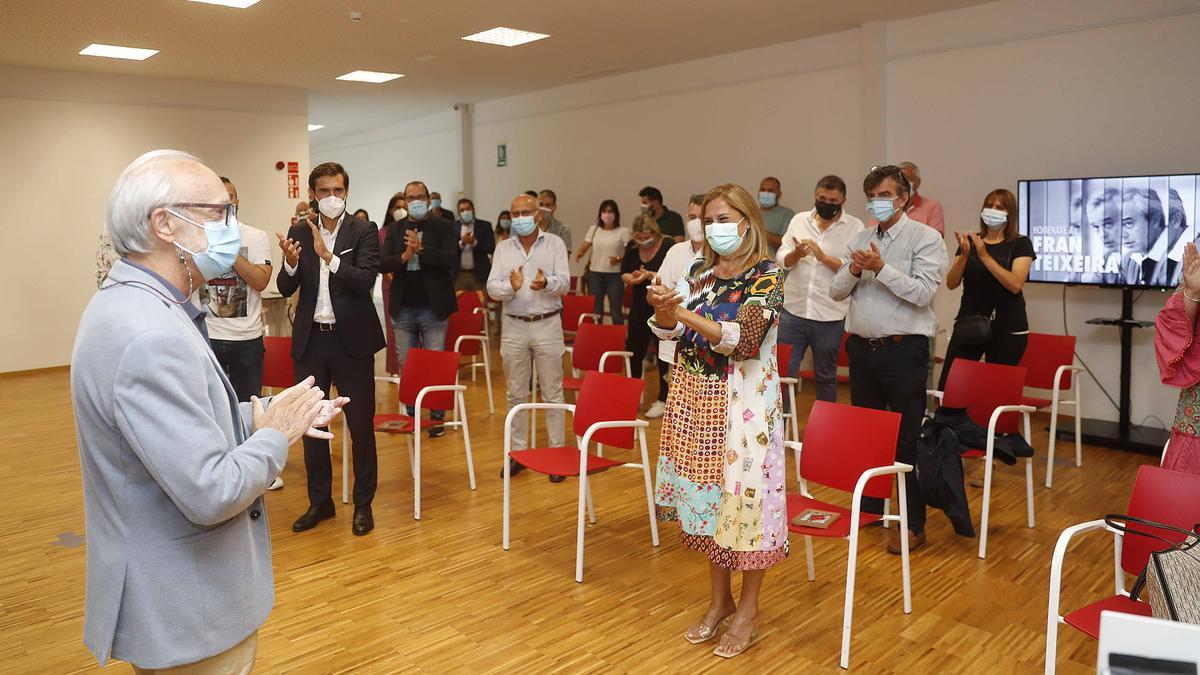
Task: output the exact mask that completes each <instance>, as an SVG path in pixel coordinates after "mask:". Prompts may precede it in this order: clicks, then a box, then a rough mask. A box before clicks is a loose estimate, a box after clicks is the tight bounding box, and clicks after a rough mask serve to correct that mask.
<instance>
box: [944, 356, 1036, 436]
mask: <svg viewBox="0 0 1200 675" xmlns="http://www.w3.org/2000/svg"><path fill="white" fill-rule="evenodd" d="M1024 390H1025V369H1024V368H1023V367H1021V366H1003V365H1000V364H998V363H984V362H983V361H972V360H971V359H954V363H953V364H952V365H951V366H950V376H949V377H947V378H946V392H945V396H944V397H943V399H942V405H943V406H945V407H947V408H966V409H967V416H968V417H970V418H971V420H972V421H974V422H975V423H976V424H978V425H980V426H982V427H983V428H984V429H986V428H987V425H988V421H989V420H991V417H992V411H994V410H995V409H996V408H998V407H1000V406H1002V405H1018V404H1020V403H1021V393H1022V392H1023V391H1024ZM1020 427H1021V417H1020V416H1019V415H1017V414H1016V413H1011V414H1008V415H1002V416H1001V417H1000V419H999V420H997V422H996V432H997V433H1001V434H1011V433H1016V432H1018V431H1020V430H1021V429H1020Z"/></svg>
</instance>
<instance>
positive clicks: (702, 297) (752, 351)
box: [648, 185, 787, 658]
mask: <svg viewBox="0 0 1200 675" xmlns="http://www.w3.org/2000/svg"><path fill="white" fill-rule="evenodd" d="M701 213H702V214H703V221H704V229H705V244H704V251H703V257H702V258H701V259H699V260H697V261H696V262H695V263H694V264H693V266H692V268H691V270H690V272H689V273H688V275H687V276H685V277H684V278H683V279H681V280H680V281H679V284H678V285H677V286H676V287H675V288H674V289H670V288H667V287H665V286H663V285H662V284H661V283H660V282H659V281H658V280H657V279H656V281H655V284H654V285H653V286H651V288H650V291H649V292H648V299H649V300H650V302H651V305H652V306H653V307H654V309H655V314H654V318H653V319H651V320H650V326H651V328H652V329H653V330H654V332H655V334H657V335H658V337H660V338H662V339H664V340H678V341H679V344H678V349H677V351H676V358H675V364H674V367H673V368H672V373H671V376H672V380H671V388H670V393H669V394H668V397H667V408H666V414H665V415H664V416H663V427H662V440H661V444H660V448H659V457H658V470H657V488H656V496H655V501H656V503H657V505H658V511H659V517H660V518H663V519H665V520H678V521H679V524H680V528H681V530H682V538H683V542H684V544H686V545H687V546H688V547H690V548H692V549H695V550H697V551H700V552H702V553H704V554H705V555H706V556H707V557H708V560H709V574H710V578H711V582H712V584H711V586H712V588H711V590H712V599H711V601H710V604H709V606H708V609H707V611H705V613H704V615H703V616H702V617H701V618H700V620H699V621H697V622H696V623H695V624H693V625H692V626H691V627H690V628H688V630H687V632H686V633H685V634H684V638H685V639H687V640H688V641H689V642H692V643H693V644H697V643H700V642H707V641H708V640H711V639H712V638H714V637H716V634H717V630H718V627H719V626H720V625H722V624H723V623H726V619H728V620H729V621H728V622H727V623H728V630H727V631H726V633H725V635H724V636H723V637H722V639H721V643H720V645H719V646H718V647H717V649H716V651H715V652H714V653H715V654H716V655H718V656H723V657H726V658H730V657H733V656H737V655H738V654H740V653H742V652H743V651H745V650H746V649H747V648H749V646H750V644H751V643H752V642H753V640H754V638H755V635H756V631H755V628H756V627H757V625H758V595H759V591H760V589H761V588H762V582H763V576H764V574H765V572H766V570H767V568H769V567H773V566H775V565H777V564H779V563H780V562H782V561H783V559H784V557H785V556H786V555H787V508H786V503H785V495H784V464H783V423H782V417H781V414H782V409H781V406H780V396H779V372H778V367H777V360H776V356H775V338H776V332H777V330H778V324H779V309H780V307H781V306H782V303H783V274H782V272H781V271H780V270H779V268H778V267H777V266H776V264H775V262H774V261H773V260H771V258H770V252H769V250H768V248H767V240H766V235H765V233H764V230H763V224H762V216H761V214H760V212H759V210H758V205H757V203H756V202H755V201H754V198H752V197H751V196H750V194H749V193H748V192H746V190H745V189H744V188H742V187H739V186H737V185H722V186H719V187H716V188H713V189H712V190H711V191H710V192H709V193H708V194H707V195H705V197H704V203H703V204H702V206H701ZM733 571H740V572H742V593H741V599H740V601H738V602H737V603H736V604H735V603H734V599H733V592H732V587H731V581H732V580H731V573H732V572H733Z"/></svg>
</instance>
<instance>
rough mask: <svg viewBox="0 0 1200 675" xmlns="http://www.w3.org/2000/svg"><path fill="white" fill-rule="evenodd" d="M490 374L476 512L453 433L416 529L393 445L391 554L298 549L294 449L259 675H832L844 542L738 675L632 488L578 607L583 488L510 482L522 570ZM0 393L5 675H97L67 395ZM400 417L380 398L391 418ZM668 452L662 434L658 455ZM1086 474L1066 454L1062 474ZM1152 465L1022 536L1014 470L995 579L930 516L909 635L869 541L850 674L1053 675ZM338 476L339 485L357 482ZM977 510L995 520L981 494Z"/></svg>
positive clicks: (341, 529) (436, 443)
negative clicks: (1066, 613) (1082, 530)
mask: <svg viewBox="0 0 1200 675" xmlns="http://www.w3.org/2000/svg"><path fill="white" fill-rule="evenodd" d="M494 363H495V364H496V369H495V370H496V373H495V376H494V377H493V381H494V382H495V385H496V402H497V405H498V408H497V412H496V414H495V415H494V416H489V415H488V414H487V402H486V399H485V397H484V396H483V381H482V377H480V381H479V382H478V383H477V384H472V385H471V387H470V388H469V396H468V406H469V407H470V421H471V427H472V436H473V440H474V448H475V465H476V469H477V479H478V490H477V491H475V492H471V491H469V490H468V486H467V477H466V466H465V461H464V458H463V453H462V446H461V438H460V435H459V434H458V433H456V432H450V433H448V434H447V435H446V436H445V437H444V438H441V439H437V440H433V441H430V442H428V443H427V444H426V446H425V448H426V450H425V463H424V482H423V492H424V504H423V510H422V520H421V521H420V522H415V521H414V520H413V519H412V482H411V477H410V474H409V469H408V466H407V463H408V460H407V456H406V451H405V446H404V441H403V439H402V438H400V437H384V436H382V435H381V436H380V445H379V465H380V472H379V475H380V480H379V490H378V495H377V498H376V500H375V504H374V512H375V522H376V529H375V531H374V532H373V533H372V534H370V535H369V536H366V537H355V536H353V535H352V534H351V532H350V516H351V509H349V508H345V507H342V506H341V505H340V504H339V505H338V506H339V509H338V513H337V517H336V518H335V519H334V520H333V521H328V522H325V523H322V524H321V525H320V526H319V527H318V528H316V529H315V530H312V531H309V532H306V533H303V534H294V533H292V531H291V528H290V526H291V523H292V520H294V519H295V517H296V516H298V515H299V514H300V513H301V512H302V511H303V510H304V508H305V507H306V498H305V489H304V466H303V459H302V452H301V451H300V449H299V447H295V448H293V449H292V453H291V461H290V463H289V464H288V465H287V467H286V469H285V470H284V473H283V478H284V480H285V481H286V485H285V487H284V488H283V489H282V490H280V491H277V492H271V493H269V494H268V495H267V502H268V504H269V513H270V518H271V532H272V536H273V540H274V562H275V583H276V604H275V609H274V611H273V612H272V613H271V615H270V617H269V618H268V619H267V622H266V624H265V625H263V627H262V631H261V635H260V643H259V656H258V667H257V671H258V672H264V673H275V672H303V673H325V672H359V673H383V672H430V673H442V672H483V671H488V672H490V671H510V672H531V671H534V672H540V671H551V670H560V671H566V672H581V671H596V672H660V671H670V672H697V671H709V670H712V671H726V672H733V671H735V670H737V671H743V672H749V671H751V670H752V669H754V670H759V671H766V670H767V669H770V670H772V671H774V672H792V673H797V672H836V671H837V663H838V649H839V644H840V625H841V613H842V612H841V610H842V602H843V588H844V584H845V561H846V546H845V544H844V543H842V542H839V541H817V542H816V545H815V548H816V562H817V581H815V582H812V583H810V582H808V581H807V580H806V578H805V570H804V556H803V541H802V540H800V539H798V538H793V541H792V555H791V557H790V558H789V559H788V560H787V561H786V562H785V563H784V564H783V565H781V566H780V567H778V568H776V569H774V570H772V571H771V572H770V573H769V574H768V575H767V578H766V584H765V587H764V592H763V595H764V597H763V602H762V607H761V610H762V617H763V620H762V624H761V629H762V633H763V636H762V638H761V639H760V641H759V642H758V643H757V644H755V645H754V647H753V648H751V649H750V651H748V652H747V653H746V654H744V655H742V656H741V657H739V658H738V659H735V660H733V661H724V660H721V659H718V658H716V657H714V656H713V655H712V654H711V651H712V648H713V646H714V644H715V643H709V644H707V645H700V646H693V645H690V644H688V643H687V642H685V641H684V640H683V639H682V637H681V634H682V632H683V631H684V629H685V628H686V626H687V625H688V624H689V623H691V622H692V621H694V620H695V619H697V618H698V617H699V615H700V613H701V612H702V611H703V610H704V607H705V605H706V602H707V594H708V582H707V564H706V562H705V560H704V559H703V558H701V557H699V556H698V555H697V554H695V553H693V552H691V551H689V550H686V549H684V548H682V546H681V545H680V543H679V539H678V534H677V529H676V526H675V524H673V523H664V524H662V528H661V530H662V532H661V540H662V544H661V545H660V546H659V547H658V548H652V547H651V545H650V536H649V527H648V521H647V516H646V510H645V498H644V496H643V492H642V481H641V476H640V474H639V473H638V472H636V471H629V470H625V471H620V470H617V471H610V472H608V473H606V474H602V475H599V476H598V477H596V478H595V479H594V482H593V488H594V492H595V501H596V507H597V517H598V521H597V523H596V525H594V526H590V527H589V528H588V540H587V558H586V563H587V565H586V569H585V575H586V576H585V583H583V584H576V583H575V581H574V574H573V573H574V556H575V545H574V544H575V521H574V518H575V508H576V494H577V493H576V487H577V483H575V482H574V481H573V480H569V481H567V482H565V483H562V484H557V485H555V484H551V483H549V482H548V481H547V480H546V479H545V477H543V476H540V475H536V474H531V473H530V472H526V473H524V474H522V475H520V476H518V477H517V478H516V479H514V496H513V508H514V512H513V542H512V548H511V550H510V551H508V552H505V551H503V550H502V549H501V547H500V524H501V518H500V507H501V491H500V480H499V479H498V478H497V474H498V471H499V468H500V466H501V464H500V459H501V447H500V442H501V438H502V429H501V425H502V423H503V419H504V410H503V400H504V398H503V377H502V376H501V375H500V372H499V370H500V369H499V360H498V359H496V360H495V361H494ZM464 372H465V371H464ZM0 385H2V386H0V411H2V412H0V428H3V429H4V434H5V436H4V439H5V442H4V443H3V444H0V484H3V485H4V486H6V487H5V489H4V496H3V505H2V508H0V664H3V665H0V671H4V672H16V673H66V672H76V671H94V670H100V669H99V668H98V666H97V665H96V662H95V660H94V659H93V658H92V656H91V655H90V654H89V653H88V652H87V650H86V649H85V648H84V646H83V644H82V640H81V636H82V630H83V592H84V564H85V563H84V547H83V546H81V545H79V544H78V542H77V541H75V540H74V539H75V538H74V536H73V535H81V534H83V532H84V521H83V504H82V499H81V494H80V493H81V483H80V474H79V464H78V457H77V454H76V449H75V436H74V425H73V418H72V415H71V407H70V398H69V392H68V377H67V374H66V372H65V371H56V372H43V373H34V374H26V375H13V376H6V377H4V378H0ZM650 386H651V387H653V386H654V385H653V384H651V385H650ZM387 396H388V392H387V390H386V389H383V388H381V389H380V399H379V400H380V401H381V402H386V401H387ZM842 397H843V400H846V399H847V398H848V392H846V391H843V392H842ZM1093 400H1095V399H1093ZM810 402H811V393H807V394H805V393H802V394H801V409H802V410H805V409H807V408H808V405H809V404H810ZM1044 427H1045V424H1044V420H1043V419H1039V420H1036V421H1035V430H1036V431H1035V443H1034V445H1035V447H1037V448H1038V449H1039V452H1038V459H1039V460H1042V461H1044V454H1042V453H1043V452H1044V448H1045V442H1046V432H1045V431H1044V430H1043V429H1044ZM657 430H658V423H657V422H655V423H654V424H653V425H652V428H651V439H650V441H651V452H652V453H653V452H654V451H655V450H656V441H657V437H658V431H657ZM543 438H544V436H543ZM1067 452H1068V447H1067V446H1066V444H1062V445H1061V446H1060V453H1061V455H1062V456H1066V454H1067ZM1150 461H1153V459H1152V458H1148V457H1144V456H1140V455H1131V454H1126V453H1123V452H1118V451H1113V450H1105V449H1098V448H1091V447H1087V448H1085V450H1084V466H1083V468H1082V469H1076V468H1074V467H1073V466H1060V467H1058V468H1057V471H1056V475H1055V487H1054V489H1053V490H1046V489H1044V488H1043V487H1041V481H1042V480H1043V470H1044V464H1038V465H1037V469H1036V474H1035V475H1036V477H1037V480H1038V487H1037V488H1036V504H1037V528H1036V529H1033V530H1030V529H1026V528H1025V508H1024V486H1023V471H1021V470H1020V468H1019V467H1005V466H999V467H998V471H997V472H996V479H995V485H994V488H993V498H994V501H993V505H992V514H993V515H992V530H991V535H990V540H989V556H988V559H987V560H986V561H981V560H979V559H978V558H976V557H975V551H976V544H977V542H976V540H973V539H970V540H969V539H963V538H959V537H956V536H955V535H954V534H953V532H952V531H951V529H950V527H949V524H948V522H947V521H946V519H945V518H944V516H943V515H942V514H941V513H940V512H934V511H931V512H930V514H929V525H928V534H929V542H930V543H929V545H928V546H926V547H925V548H923V549H922V550H920V551H918V552H916V553H915V554H914V555H913V567H912V585H913V613H912V614H911V615H907V616H906V615H904V614H903V613H902V608H901V599H900V565H899V558H898V557H895V556H891V555H888V554H887V553H886V552H885V551H884V549H883V543H882V534H883V533H882V532H881V531H879V530H869V531H867V533H866V538H865V540H864V542H863V544H862V547H861V556H860V558H859V573H858V600H857V602H856V612H855V618H856V623H855V626H854V643H853V651H852V654H851V669H852V670H857V671H860V672H868V673H874V672H901V671H905V672H921V673H948V672H976V673H978V672H1023V673H1028V672H1035V671H1040V669H1041V668H1042V658H1043V656H1042V655H1043V653H1044V648H1045V644H1044V637H1043V636H1044V633H1045V620H1046V589H1047V583H1048V575H1049V572H1048V569H1049V561H1050V554H1051V549H1052V548H1053V544H1054V541H1055V539H1056V538H1057V536H1058V533H1059V532H1060V531H1061V530H1062V529H1063V528H1064V527H1066V526H1068V525H1070V524H1073V523H1077V522H1081V521H1084V520H1089V519H1092V518H1097V517H1100V516H1101V515H1103V514H1105V513H1107V512H1111V511H1121V510H1123V509H1124V507H1125V505H1126V502H1127V500H1128V493H1129V490H1130V487H1131V485H1132V482H1133V477H1134V473H1135V471H1136V469H1137V466H1138V465H1139V464H1141V463H1146V462H1150ZM334 469H335V473H336V472H338V471H340V460H338V459H335V464H334ZM792 473H793V472H792V469H791V467H789V471H788V474H789V476H791V475H792ZM789 485H790V483H789ZM337 489H338V486H336V484H335V491H336V490H337ZM971 492H972V497H973V501H972V509H973V512H974V515H975V518H976V519H978V499H979V494H978V493H979V492H980V490H974V489H972V490H971ZM819 494H820V493H819ZM1110 547H1111V539H1110V538H1108V537H1104V536H1094V537H1092V538H1090V539H1084V540H1083V542H1081V544H1080V545H1078V546H1074V547H1072V552H1071V555H1070V556H1069V557H1068V562H1069V563H1071V566H1070V567H1069V569H1070V570H1071V571H1070V572H1069V573H1068V574H1067V575H1066V579H1065V592H1064V601H1065V603H1066V604H1067V605H1071V606H1078V604H1079V603H1080V602H1081V601H1082V600H1084V599H1089V598H1093V597H1096V596H1098V595H1099V594H1101V593H1103V592H1104V591H1105V590H1106V589H1111V584H1112V581H1111V569H1112V557H1111V553H1110V552H1109V551H1110ZM1109 592H1111V590H1110V591H1109ZM1094 659H1095V644H1094V643H1093V642H1092V641H1091V640H1089V639H1087V638H1085V637H1084V636H1082V635H1081V634H1078V633H1075V632H1074V631H1073V630H1071V629H1064V630H1063V631H1062V634H1061V637H1060V647H1059V667H1060V669H1061V671H1060V672H1094V667H1095V666H1094ZM128 669H129V667H128V666H127V665H125V664H116V665H114V666H111V667H110V668H109V670H113V671H116V672H128ZM780 669H782V670H780Z"/></svg>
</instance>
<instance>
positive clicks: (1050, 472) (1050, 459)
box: [1046, 391, 1058, 488]
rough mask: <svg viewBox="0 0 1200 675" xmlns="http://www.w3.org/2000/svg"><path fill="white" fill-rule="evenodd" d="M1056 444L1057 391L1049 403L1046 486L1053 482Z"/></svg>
mask: <svg viewBox="0 0 1200 675" xmlns="http://www.w3.org/2000/svg"><path fill="white" fill-rule="evenodd" d="M1057 446H1058V392H1057V391H1055V392H1054V401H1053V403H1051V404H1050V441H1049V442H1048V443H1046V487H1047V488H1049V487H1050V485H1051V484H1052V483H1053V482H1054V451H1055V449H1056V447H1057Z"/></svg>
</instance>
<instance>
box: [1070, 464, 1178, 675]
mask: <svg viewBox="0 0 1200 675" xmlns="http://www.w3.org/2000/svg"><path fill="white" fill-rule="evenodd" d="M1125 513H1126V514H1127V515H1130V516H1134V517H1137V518H1145V519H1146V520H1152V521H1155V522H1158V523H1163V524H1164V525H1174V526H1175V527H1179V528H1182V529H1185V530H1190V529H1192V528H1193V526H1195V525H1196V523H1200V476H1197V475H1194V474H1190V473H1182V472H1179V471H1171V470H1169V469H1162V468H1159V467H1156V466H1149V465H1145V466H1142V467H1140V468H1139V469H1138V473H1137V478H1136V479H1135V480H1134V483H1133V494H1132V495H1130V497H1129V508H1128V509H1127V510H1126V512H1125ZM1135 527H1136V528H1137V529H1138V530H1140V531H1143V532H1147V533H1152V534H1156V535H1158V536H1160V537H1162V538H1164V539H1166V540H1168V541H1170V542H1172V543H1178V542H1181V541H1183V535H1182V534H1180V533H1178V532H1172V531H1170V530H1164V529H1161V528H1150V527H1145V526H1135ZM1095 530H1107V531H1109V532H1112V533H1113V555H1114V558H1115V566H1114V582H1115V584H1114V585H1115V590H1116V592H1115V594H1114V595H1110V596H1108V597H1106V598H1104V599H1102V600H1098V601H1096V602H1093V603H1091V604H1089V605H1087V606H1085V607H1082V608H1080V609H1077V610H1075V611H1073V612H1070V613H1068V614H1066V615H1063V614H1060V613H1059V612H1060V611H1061V608H1060V606H1059V602H1060V599H1061V591H1062V571H1063V559H1064V558H1065V557H1066V554H1067V546H1068V545H1069V544H1070V543H1071V539H1072V538H1073V537H1074V536H1075V535H1077V534H1082V533H1084V532H1090V531H1095ZM1166 547H1167V544H1166V543H1165V542H1162V541H1158V540H1156V539H1151V538H1149V537H1141V536H1137V535H1131V536H1125V535H1124V534H1123V533H1122V532H1120V531H1119V530H1115V529H1113V528H1110V527H1108V526H1107V525H1105V523H1104V519H1103V518H1101V519H1099V520H1092V521H1089V522H1086V523H1080V524H1079V525H1072V526H1071V527H1068V528H1067V529H1065V530H1063V532H1062V534H1060V535H1059V536H1058V543H1057V544H1055V545H1054V556H1053V557H1052V558H1051V559H1050V602H1049V608H1048V611H1047V616H1046V672H1047V673H1053V672H1054V669H1055V666H1056V663H1055V655H1056V652H1057V650H1058V624H1060V623H1065V624H1067V625H1068V626H1071V627H1073V628H1076V629H1078V630H1079V631H1082V632H1083V633H1085V634H1087V635H1090V636H1091V637H1093V638H1098V637H1100V613H1101V612H1103V611H1111V612H1122V613H1125V614H1137V615H1140V616H1150V605H1149V604H1148V603H1146V602H1142V601H1140V600H1139V601H1134V600H1131V599H1130V598H1129V592H1128V591H1126V590H1125V577H1124V575H1125V574H1129V575H1131V576H1137V575H1139V574H1141V572H1142V570H1143V569H1145V567H1146V562H1147V561H1148V560H1149V558H1150V553H1151V552H1153V551H1160V550H1162V549H1164V548H1166Z"/></svg>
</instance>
